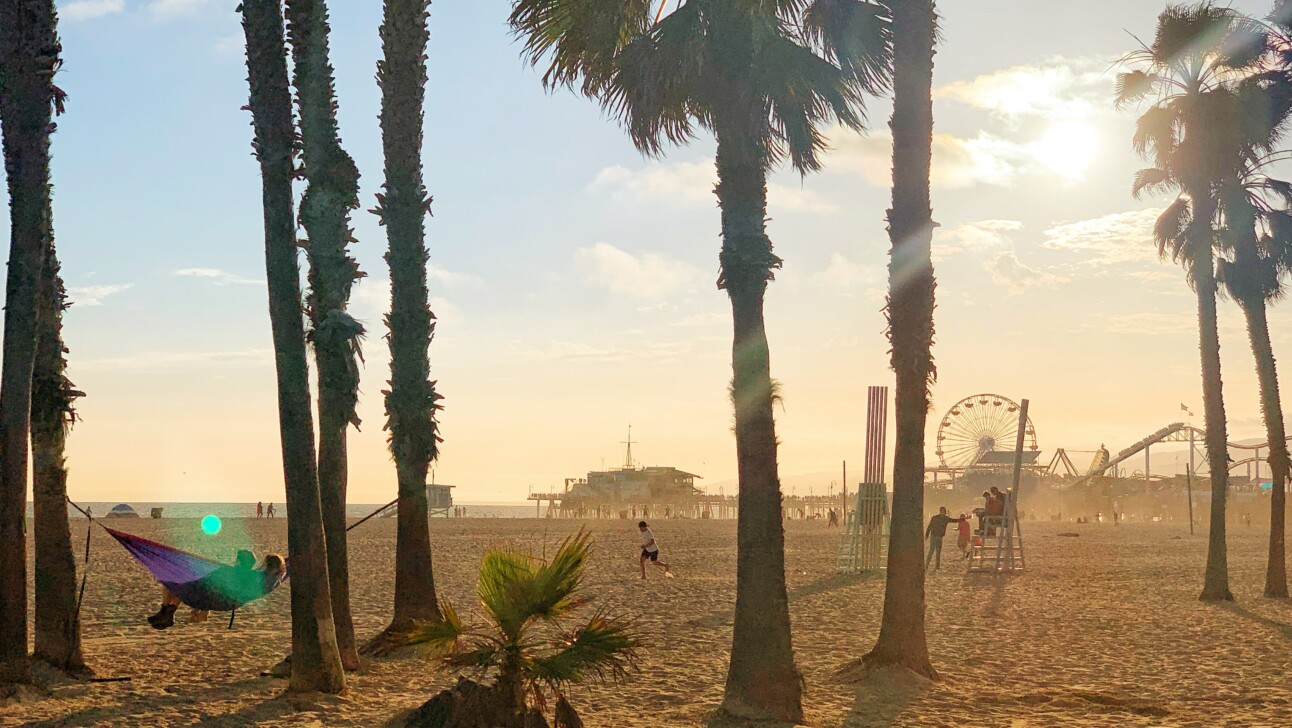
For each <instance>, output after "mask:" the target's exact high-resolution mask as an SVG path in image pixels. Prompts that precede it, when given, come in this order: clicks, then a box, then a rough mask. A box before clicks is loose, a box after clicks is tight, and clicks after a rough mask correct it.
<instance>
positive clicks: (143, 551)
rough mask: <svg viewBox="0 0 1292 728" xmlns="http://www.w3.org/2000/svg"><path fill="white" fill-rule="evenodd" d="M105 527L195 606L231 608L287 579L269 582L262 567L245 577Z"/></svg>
mask: <svg viewBox="0 0 1292 728" xmlns="http://www.w3.org/2000/svg"><path fill="white" fill-rule="evenodd" d="M99 525H100V526H103V524H99ZM103 530H105V531H107V532H108V533H109V534H111V535H112V537H113V538H115V539H116V540H117V542H118V543H120V544H121V545H122V546H124V547H125V549H126V551H129V552H130V555H131V556H133V557H135V559H136V560H137V561H138V562H139V563H140V564H143V566H144V568H146V569H148V571H149V573H151V574H152V575H153V578H154V579H156V580H157V581H158V582H159V583H160V584H161V585H162V586H164V587H166V588H167V589H170V590H171V592H172V593H174V594H175V596H177V597H179V599H180V601H182V602H184V603H185V604H187V605H188V606H190V607H192V608H194V609H203V610H207V611H211V612H232V611H235V610H237V609H238V608H239V607H241V606H242V605H244V604H246V603H247V602H252V601H255V600H257V599H260V598H261V597H263V596H265V595H267V594H269V593H270V592H272V591H273V590H274V589H277V588H278V585H279V584H282V583H283V582H284V581H286V580H287V575H286V574H284V575H283V576H282V577H281V578H280V579H279V580H278V581H277V582H274V583H272V584H267V583H265V582H264V580H263V579H262V577H261V573H262V572H259V571H252V572H250V573H251V574H254V575H255V576H254V579H250V578H246V577H245V576H244V575H240V574H239V572H240V571H246V570H239V569H235V568H234V567H232V566H229V565H228V564H222V563H220V562H218V561H212V560H211V559H208V558H204V557H202V556H198V555H197V554H191V553H189V552H187V551H182V550H180V549H177V548H174V547H172V546H167V545H166V544H162V543H157V542H156V541H153V540H150V539H146V538H143V537H141V536H134V535H132V534H129V533H123V532H121V531H118V530H115V529H112V528H108V527H107V526H103ZM230 623H232V620H230Z"/></svg>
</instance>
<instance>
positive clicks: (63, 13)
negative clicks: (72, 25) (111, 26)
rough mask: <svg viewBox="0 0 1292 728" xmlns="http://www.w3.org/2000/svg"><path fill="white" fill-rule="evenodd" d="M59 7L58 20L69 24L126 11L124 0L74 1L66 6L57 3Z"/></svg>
mask: <svg viewBox="0 0 1292 728" xmlns="http://www.w3.org/2000/svg"><path fill="white" fill-rule="evenodd" d="M59 5H60V7H59V8H58V17H59V20H67V21H70V22H76V21H78V20H94V19H96V18H102V17H105V16H108V15H113V14H115V13H119V12H121V11H123V10H125V9H126V1H125V0H74V1H73V2H70V3H66V4H64V3H59Z"/></svg>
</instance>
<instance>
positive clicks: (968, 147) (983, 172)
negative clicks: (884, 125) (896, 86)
mask: <svg viewBox="0 0 1292 728" xmlns="http://www.w3.org/2000/svg"><path fill="white" fill-rule="evenodd" d="M830 147H831V151H830V152H829V154H830V161H829V162H828V163H827V164H828V167H829V168H831V169H841V170H844V171H849V172H852V173H854V174H859V175H861V176H862V177H863V178H864V179H865V180H866V181H867V182H869V183H870V184H872V185H875V186H876V187H887V186H889V185H890V184H892V169H893V138H892V136H891V135H890V134H888V133H887V132H882V133H875V134H870V135H866V136H863V135H860V134H857V133H856V132H853V131H851V130H847V129H843V128H836V129H835V130H834V131H833V132H832V133H831V134H830ZM1031 164H1032V162H1031V154H1030V152H1029V150H1028V148H1027V145H1026V144H1022V143H1019V142H1014V141H1010V140H1008V139H1002V138H1000V137H997V136H993V135H991V134H988V133H987V132H978V135H977V136H975V137H973V138H972V139H965V138H961V137H956V136H951V135H950V134H934V135H933V169H932V171H931V175H930V178H931V183H932V185H933V186H934V187H936V188H940V189H957V188H962V187H971V186H974V185H984V184H985V185H993V186H997V187H1008V186H1009V185H1010V184H1012V183H1013V181H1014V178H1015V177H1017V176H1018V175H1019V174H1020V173H1021V172H1023V171H1024V170H1025V169H1026V168H1027V167H1029V166H1030V165H1031Z"/></svg>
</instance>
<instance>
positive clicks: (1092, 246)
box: [1042, 208, 1162, 265]
mask: <svg viewBox="0 0 1292 728" xmlns="http://www.w3.org/2000/svg"><path fill="white" fill-rule="evenodd" d="M1161 212H1162V210H1161V209H1157V208H1151V209H1146V210H1131V211H1128V212H1115V213H1110V214H1108V215H1103V216H1102V217H1096V218H1092V219H1089V220H1079V221H1077V222H1070V223H1062V224H1059V225H1054V226H1052V227H1050V228H1048V229H1047V230H1046V231H1045V241H1044V242H1042V246H1044V247H1046V248H1048V249H1050V250H1059V251H1064V252H1068V253H1074V254H1077V255H1079V256H1081V257H1082V260H1083V262H1090V263H1095V264H1100V265H1116V264H1119V263H1151V262H1155V261H1157V247H1156V246H1155V245H1154V243H1153V224H1154V222H1156V221H1157V217H1158V215H1160V214H1161Z"/></svg>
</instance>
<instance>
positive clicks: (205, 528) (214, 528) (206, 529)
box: [202, 516, 224, 536]
mask: <svg viewBox="0 0 1292 728" xmlns="http://www.w3.org/2000/svg"><path fill="white" fill-rule="evenodd" d="M221 528H224V524H223V523H221V522H220V517H219V516H203V517H202V533H205V534H206V535H208V536H214V535H215V534H217V533H219V532H220V529H221Z"/></svg>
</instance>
